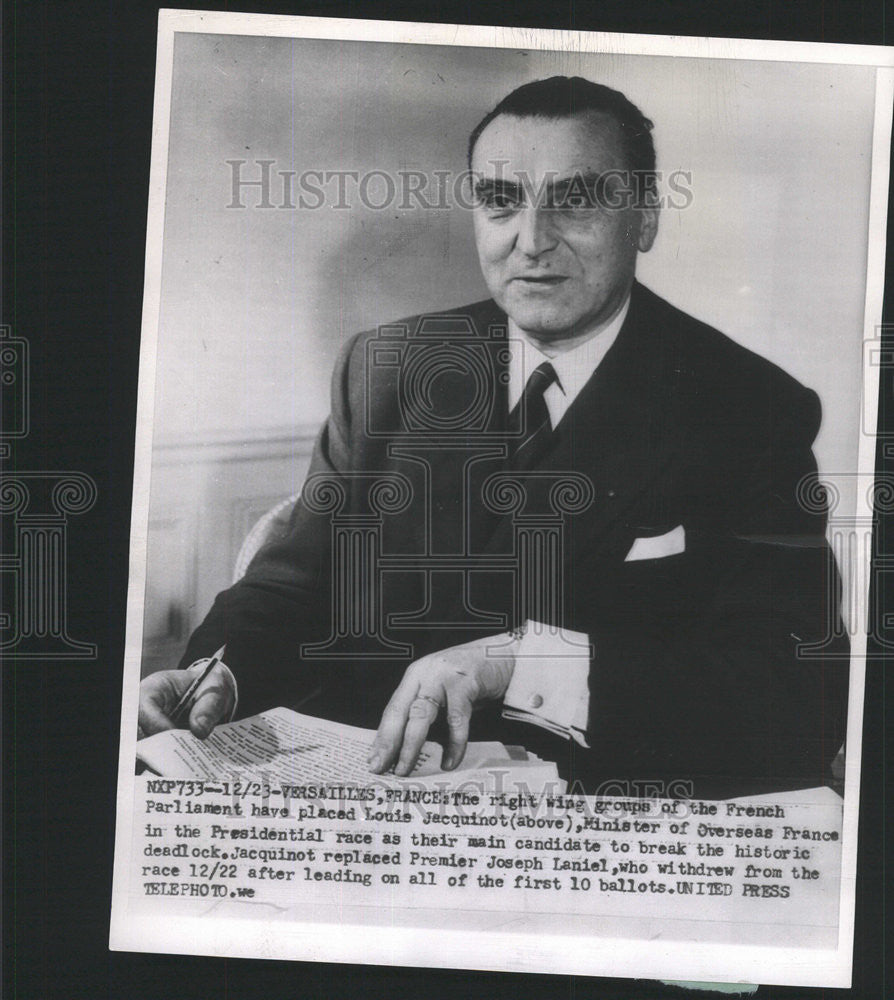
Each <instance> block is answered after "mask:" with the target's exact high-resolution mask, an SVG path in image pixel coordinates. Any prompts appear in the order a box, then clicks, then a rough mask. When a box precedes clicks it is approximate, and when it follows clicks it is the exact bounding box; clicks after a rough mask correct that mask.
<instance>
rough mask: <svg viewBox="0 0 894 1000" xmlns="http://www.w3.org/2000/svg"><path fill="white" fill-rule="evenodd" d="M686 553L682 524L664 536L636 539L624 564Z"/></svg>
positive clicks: (684, 533)
mask: <svg viewBox="0 0 894 1000" xmlns="http://www.w3.org/2000/svg"><path fill="white" fill-rule="evenodd" d="M685 551H686V532H685V530H684V528H683V525H682V524H678V525H677V526H676V528H674V529H673V530H672V531H669V532H668V533H667V534H666V535H654V536H652V537H650V538H637V539H636V541H634V543H633V545H631V546H630V551H629V552H628V553H627V555H626V557H625V559H624V562H635V561H636V560H638V559H664V558H666V557H667V556H676V555H679V554H680V553H681V552H685Z"/></svg>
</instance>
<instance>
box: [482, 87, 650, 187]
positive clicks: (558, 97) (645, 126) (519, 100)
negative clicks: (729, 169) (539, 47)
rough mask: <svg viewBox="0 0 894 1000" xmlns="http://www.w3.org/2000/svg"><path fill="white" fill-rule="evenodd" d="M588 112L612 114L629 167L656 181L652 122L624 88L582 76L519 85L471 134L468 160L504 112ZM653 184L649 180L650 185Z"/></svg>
mask: <svg viewBox="0 0 894 1000" xmlns="http://www.w3.org/2000/svg"><path fill="white" fill-rule="evenodd" d="M588 111H596V112H602V113H604V114H607V115H610V116H611V117H612V118H613V119H614V120H615V121H616V122H617V123H618V126H619V127H620V129H621V136H622V139H623V142H624V149H625V151H626V153H627V168H628V169H629V170H632V171H635V172H642V174H643V175H644V176H646V177H651V179H652V183H654V172H655V146H654V144H653V142H652V128H653V125H652V122H651V121H650V120H649V119H648V118H646V116H645V115H644V114H643V113H642V111H640V109H639V108H638V107H637V106H636V105H635V104H633V103H632V102H631V101H628V100H627V98H626V97H625V96H624V95H623V94H622V93H621V92H620V90H612V89H611V87H605V86H603V85H602V84H601V83H593V82H592V80H585V79H584V78H583V77H582V76H551V77H549V79H546V80H535V81H534V82H533V83H525V84H523V85H522V86H521V87H518V88H516V89H515V90H513V91H512V93H511V94H509V95H507V96H506V97H504V98H503V100H502V101H500V103H499V104H498V105H497V106H496V107H495V108H494V109H493V110H492V111H489V112H488V113H487V114H486V115H485V116H484V117H483V118H482V119H481V121H480V122H479V123H478V124H477V125H476V126H475V128H474V129H473V131H472V134H471V135H470V136H469V149H468V163H469V170H470V171H471V169H472V153H473V152H474V149H475V144H476V143H477V142H478V139H479V137H480V135H481V133H482V132H483V131H484V130H485V129H486V128H487V126H488V125H490V123H491V122H492V121H493V120H494V119H495V118H497V117H499V116H500V115H513V116H515V117H516V118H553V119H555V118H571V117H572V116H573V115H579V114H583V113H586V112H588ZM651 186H652V184H650V183H647V188H648V187H651Z"/></svg>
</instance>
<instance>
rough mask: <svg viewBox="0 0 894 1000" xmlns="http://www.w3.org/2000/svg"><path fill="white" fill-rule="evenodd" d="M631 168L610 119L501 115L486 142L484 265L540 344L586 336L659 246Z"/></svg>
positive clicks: (479, 163)
mask: <svg viewBox="0 0 894 1000" xmlns="http://www.w3.org/2000/svg"><path fill="white" fill-rule="evenodd" d="M627 166H628V165H627V162H626V157H625V152H624V147H623V141H622V136H621V130H620V128H619V126H618V124H617V123H616V122H615V121H614V119H612V118H611V117H610V116H608V115H605V114H601V113H595V112H587V113H584V114H581V115H578V116H575V117H573V118H560V119H547V118H517V117H514V116H510V115H500V116H498V117H497V118H495V119H494V120H493V121H492V122H491V123H490V124H489V125H488V126H487V127H486V128H485V129H484V131H483V132H482V133H481V135H480V136H479V138H478V142H477V143H476V144H475V148H474V151H473V154H472V173H473V175H474V180H473V183H475V185H476V193H477V194H478V203H477V207H476V209H475V213H474V219H475V240H476V243H477V245H478V256H479V258H480V261H481V269H482V271H483V272H484V279H485V281H486V282H487V285H488V288H489V289H490V292H491V295H493V297H494V299H495V300H496V301H497V303H498V304H499V305H500V306H501V308H502V309H503V310H505V312H506V313H507V314H508V315H509V316H510V317H511V318H512V319H513V320H515V322H516V323H517V324H518V325H519V326H520V327H521V328H522V329H523V330H525V331H527V332H528V333H530V334H532V335H533V336H535V337H537V338H538V339H540V340H542V341H549V342H556V343H558V342H560V341H562V340H564V339H568V338H570V337H574V336H576V335H578V334H580V333H583V332H586V331H587V330H589V329H591V328H592V327H594V326H597V325H599V324H600V323H602V322H605V321H606V320H608V319H610V318H611V316H612V315H613V314H614V313H615V312H616V311H617V310H618V308H619V307H620V306H621V304H622V303H623V301H624V299H625V298H626V295H627V291H628V289H629V288H630V284H631V282H632V280H633V273H634V269H635V266H636V254H637V251H638V250H641V251H646V250H648V249H649V248H650V247H651V246H652V242H653V241H654V239H655V232H656V229H657V225H658V216H657V209H654V208H644V207H640V206H638V205H637V204H636V199H635V198H634V197H633V196H631V195H628V196H626V197H625V189H626V191H627V192H630V191H634V192H635V190H636V188H635V185H634V182H633V180H632V179H631V178H630V177H629V175H628V174H627ZM600 178H602V180H601V181H600V180H599V179H600ZM587 188H589V189H590V190H591V191H595V197H590V198H588V197H586V194H585V189H587ZM615 205H618V206H620V207H610V206H615Z"/></svg>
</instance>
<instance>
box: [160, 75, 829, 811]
mask: <svg viewBox="0 0 894 1000" xmlns="http://www.w3.org/2000/svg"><path fill="white" fill-rule="evenodd" d="M651 128H652V125H651V122H649V121H648V119H646V118H644V117H643V115H642V114H641V113H640V112H639V110H638V109H637V108H636V107H634V106H633V105H632V104H631V103H630V102H629V101H628V100H627V99H626V98H625V97H624V96H623V95H622V94H620V93H618V92H616V91H613V90H610V89H608V88H606V87H602V86H599V85H597V84H593V83H590V82H589V81H586V80H583V79H581V78H573V79H568V78H564V77H555V78H552V79H550V80H544V81H538V82H536V83H532V84H527V85H525V86H523V87H520V88H519V89H518V90H516V91H514V92H513V93H512V94H510V95H509V96H508V97H507V98H505V99H504V100H503V101H502V102H500V104H498V105H497V107H496V108H495V109H494V110H493V111H492V112H491V113H490V114H488V115H487V116H486V117H485V118H484V120H483V121H482V122H481V123H480V124H479V126H478V127H477V128H476V129H475V131H474V132H473V133H472V137H471V139H470V143H469V158H470V168H471V175H472V178H473V185H474V191H475V195H476V208H475V212H474V222H475V236H476V243H477V247H478V253H479V258H480V263H481V267H482V270H483V273H484V277H485V280H486V282H487V285H488V288H489V289H490V292H491V294H492V296H493V301H488V302H484V303H478V304H476V305H473V306H469V307H465V308H464V309H460V310H455V311H453V312H452V313H449V314H446V315H441V316H430V317H416V318H414V319H412V320H409V321H406V322H405V323H403V324H399V325H398V326H397V327H396V330H397V333H396V334H395V333H392V336H391V339H390V340H389V339H388V337H387V336H386V337H384V339H383V335H382V331H380V332H379V335H378V336H377V335H376V334H365V335H361V336H359V337H358V338H355V339H354V340H352V341H351V342H350V343H349V344H348V345H347V346H346V348H345V350H344V351H343V353H342V355H341V358H340V360H339V362H338V364H337V366H336V370H335V374H334V379H333V395H332V414H331V416H330V418H329V420H328V421H327V424H326V425H325V427H324V428H323V430H322V432H321V435H320V438H319V440H318V442H317V446H316V449H315V453H314V458H313V462H312V466H311V475H310V478H309V481H308V487H307V488H306V491H305V496H304V499H303V500H302V501H301V502H299V503H298V504H297V505H296V508H295V511H294V512H293V515H292V520H291V525H290V529H289V531H288V533H287V534H286V535H285V537H283V538H282V539H280V540H278V541H277V542H275V543H272V544H271V545H269V546H267V547H266V548H265V549H264V550H262V552H261V553H259V555H258V556H257V557H256V559H255V560H254V562H253V564H252V566H251V567H250V569H249V571H248V573H247V574H246V577H245V578H244V579H243V580H242V581H240V582H239V583H237V584H236V585H235V586H234V587H232V588H231V589H230V590H229V591H226V592H224V593H223V594H221V595H219V597H218V599H217V601H216V602H215V606H214V608H213V609H212V611H211V612H210V613H209V615H208V617H207V618H206V620H205V622H204V623H203V624H202V625H201V626H200V627H199V629H197V631H196V633H195V634H194V636H193V637H192V639H191V641H190V644H189V647H188V650H187V653H186V656H185V657H184V661H183V664H184V665H186V664H190V663H192V662H193V661H194V660H196V658H198V657H202V656H208V655H210V654H211V652H213V650H214V649H216V648H217V647H218V646H220V645H222V644H223V643H224V642H225V643H226V657H225V659H226V663H227V666H226V667H224V666H220V667H217V668H215V670H214V672H213V673H212V675H211V676H210V678H209V679H208V681H207V682H206V683H205V686H204V688H203V690H202V691H201V692H200V695H199V697H198V698H197V700H196V704H195V706H194V708H193V710H192V713H191V716H190V727H191V728H192V730H193V732H195V733H196V734H197V735H199V736H204V735H206V734H207V733H208V732H209V731H210V729H211V728H212V727H213V725H214V724H216V723H217V722H219V721H221V720H225V719H227V718H229V717H230V716H231V715H232V714H233V713H234V711H235V708H236V697H237V694H236V693H237V690H238V698H239V708H240V712H244V713H248V712H251V711H257V710H258V709H260V708H264V707H271V706H272V705H275V704H283V703H286V704H288V703H290V702H291V703H293V702H294V701H296V700H298V699H301V698H304V697H306V696H308V694H309V693H310V692H311V691H313V690H315V689H316V688H317V686H319V688H320V689H321V690H322V696H321V699H320V700H319V703H318V704H319V709H320V714H329V715H333V716H334V717H337V718H339V719H341V720H342V721H347V722H353V723H356V724H361V725H369V726H375V725H376V723H377V722H378V723H379V728H378V733H377V737H376V740H375V743H374V745H373V748H372V751H371V755H370V768H371V770H372V771H373V772H382V771H385V770H387V769H389V768H391V767H394V768H395V771H396V773H397V774H399V775H402V774H407V773H408V772H409V771H410V769H411V768H412V766H413V764H414V761H415V759H416V756H417V754H418V751H419V749H420V747H421V745H422V743H423V741H424V740H425V739H426V738H428V737H429V735H430V734H432V733H435V734H437V733H438V732H439V730H438V728H437V727H438V726H444V725H446V730H445V731H443V732H441V734H440V735H441V737H442V739H443V742H444V745H445V751H444V758H443V766H444V767H445V768H447V769H450V768H453V767H456V766H457V764H458V763H459V762H460V760H461V759H462V756H463V753H464V750H465V746H466V742H467V740H468V738H469V734H470V731H471V732H472V735H473V737H475V736H477V737H478V738H491V739H493V738H499V739H503V740H504V741H505V742H510V743H521V744H524V745H525V746H527V747H529V749H534V750H536V751H537V752H539V753H540V754H541V756H546V757H549V758H550V759H553V760H556V761H557V763H558V764H559V767H560V771H561V773H562V774H563V775H564V776H565V777H566V778H568V779H570V780H571V781H572V782H573V783H574V787H576V788H577V789H578V790H587V791H589V792H596V791H600V790H606V789H607V788H610V789H611V790H613V791H615V792H617V791H619V790H620V791H623V792H624V793H632V794H635V793H636V791H637V787H641V788H648V790H649V791H650V792H651V793H652V794H655V792H656V790H657V791H658V793H659V794H660V793H661V791H662V790H664V791H665V792H667V790H668V788H669V787H670V782H681V781H685V782H687V783H688V787H689V788H690V789H691V791H692V792H693V793H694V794H700V795H718V796H729V795H733V794H745V793H748V792H758V791H769V790H772V789H778V788H785V787H798V786H810V785H818V784H821V783H822V782H823V781H824V780H825V777H826V770H827V767H828V764H829V762H830V761H831V759H832V757H833V756H834V755H835V753H836V751H837V750H838V748H839V746H840V744H841V739H842V729H841V727H842V724H843V718H844V715H843V713H844V703H845V698H846V681H847V677H846V674H847V672H846V667H845V665H844V662H845V661H844V660H843V659H842V658H841V654H842V652H843V649H846V645H845V640H844V639H842V638H841V629H840V627H839V617H838V608H837V572H836V569H835V566H834V560H833V559H832V557H831V554H830V552H829V549H828V546H827V545H826V543H825V540H824V530H825V510H824V508H822V506H821V505H820V507H819V508H818V507H817V506H816V505H814V506H813V507H812V508H810V507H805V505H802V504H801V503H799V492H798V491H799V488H802V487H803V484H804V483H806V482H809V481H810V478H811V477H812V476H815V473H816V465H815V461H814V458H813V455H812V453H811V445H812V442H813V439H814V437H815V435H816V432H817V430H818V428H819V423H820V405H819V401H818V399H817V397H816V395H815V394H814V393H813V392H811V391H810V390H807V389H805V388H804V387H803V386H801V385H799V384H798V383H797V382H795V381H794V380H793V379H792V378H790V377H789V376H788V375H786V374H785V373H784V372H782V371H781V370H780V369H778V368H776V367H775V366H773V365H771V364H770V363H769V362H767V361H765V360H764V359H762V358H759V357H757V356H756V355H754V354H752V353H750V352H749V351H747V350H745V349H743V348H741V347H739V346H737V345H736V344H734V343H733V342H732V341H730V340H728V339H727V338H726V337H724V336H723V335H722V334H720V333H718V332H717V331H715V330H713V329H711V328H709V327H707V326H705V325H704V324H702V323H700V322H698V321H696V320H695V319H693V318H691V317H689V316H687V315H685V314H683V313H681V312H679V311H678V310H676V309H675V308H673V307H672V306H671V305H669V304H668V303H667V302H664V301H663V300H661V299H659V298H658V297H657V296H655V295H654V294H652V293H651V292H649V291H648V290H647V289H645V288H644V287H642V286H641V285H639V284H638V283H637V282H636V281H635V277H634V276H635V269H636V260H637V256H638V254H639V253H644V252H647V251H648V250H649V249H650V248H651V246H652V243H653V241H654V239H655V236H656V232H657V226H658V209H657V204H656V199H655V197H654V196H655V181H654V167H655V158H654V149H653V145H652V138H651ZM507 330H508V339H507V338H506V337H504V336H503V334H504V333H505V331H507ZM457 331H459V334H457ZM386 333H387V331H386ZM451 338H455V339H451ZM456 338H458V339H456ZM382 342H384V343H385V348H386V350H385V353H384V354H382V353H377V345H379V344H380V343H382ZM507 344H508V345H509V346H507ZM374 348H376V349H374ZM464 351H465V353H463V352H464ZM382 358H384V359H385V360H384V361H382ZM476 359H477V360H476ZM482 359H484V361H485V362H486V363H484V364H481V363H480V362H482ZM476 365H477V367H476ZM482 372H483V374H482ZM426 407H427V408H428V409H427V410H426ZM371 476H372V477H373V479H375V477H379V478H380V480H381V482H382V483H386V482H387V483H390V488H392V489H404V491H405V493H406V497H405V498H404V501H402V506H401V504H397V505H396V506H395V508H394V509H395V510H396V509H397V507H401V509H400V511H399V512H397V513H394V514H389V513H388V512H387V511H384V512H383V510H382V509H381V508H379V509H378V511H377V510H376V509H374V507H375V504H374V503H373V502H372V500H371V497H372V493H371V492H370V477H371ZM563 477H565V481H566V485H567V484H571V485H570V487H568V488H570V489H571V492H572V493H574V492H575V491H577V500H576V501H572V502H571V503H570V504H568V503H565V505H564V507H563V505H562V503H559V505H558V508H557V506H556V503H557V501H556V497H557V495H558V494H557V493H556V489H557V487H558V486H560V485H561V483H562V481H563ZM320 484H322V485H323V486H324V487H326V486H328V487H329V488H330V489H334V490H336V491H341V494H340V495H341V501H342V503H341V506H340V507H339V511H347V512H348V513H349V514H350V515H351V516H353V517H355V520H356V523H357V524H360V523H361V522H363V518H366V519H367V520H366V521H365V522H363V523H365V524H367V525H370V524H373V523H375V524H376V525H377V528H376V531H377V532H378V534H376V543H375V544H376V545H377V546H378V547H377V548H376V550H375V551H376V553H377V554H376V556H375V558H374V559H373V562H374V563H375V562H376V559H378V563H377V564H375V565H373V566H372V573H373V576H370V575H366V576H364V577H363V580H365V581H366V582H365V583H364V584H363V586H364V587H369V586H376V587H378V586H379V584H378V583H376V584H371V583H370V582H369V581H370V580H372V579H373V577H375V579H376V580H379V581H380V582H381V603H382V606H383V607H384V609H385V612H386V614H385V617H384V619H382V620H381V621H382V623H383V624H382V627H381V629H380V630H379V631H380V634H378V635H377V636H376V637H375V638H376V642H377V643H378V645H377V646H376V650H375V651H374V652H377V655H376V656H375V657H372V656H370V655H369V649H370V647H369V645H368V643H367V644H366V645H365V644H364V640H365V636H364V635H363V634H361V633H362V632H363V630H362V629H361V630H359V631H358V630H357V629H354V630H353V632H351V630H350V629H347V630H346V629H342V630H341V633H340V637H341V640H342V641H341V642H340V643H336V642H335V641H334V638H333V637H334V631H333V619H334V618H337V617H338V616H339V615H341V616H342V618H344V617H345V608H344V607H339V606H338V601H339V600H342V601H343V600H345V599H346V598H345V597H344V594H345V592H346V590H345V587H344V586H343V585H342V583H340V582H339V580H341V577H339V572H340V569H339V563H338V560H339V559H342V560H344V559H346V558H348V555H346V554H345V552H344V551H342V550H339V551H337V552H334V551H333V548H332V544H333V543H332V539H333V537H334V531H333V524H334V521H333V513H332V511H333V510H334V509H335V508H334V507H333V506H332V505H331V504H330V505H329V506H328V507H327V505H326V504H325V503H322V504H321V503H320V502H319V498H315V496H314V490H315V489H316V488H317V487H318V486H319V485H320ZM507 490H508V491H509V492H508V493H507ZM513 490H515V493H513V492H512V491H513ZM519 491H521V492H519ZM507 496H509V501H507ZM522 496H523V500H518V497H522ZM513 497H515V500H513V499H512V498H513ZM559 523H560V525H561V526H559ZM544 526H545V527H544ZM538 532H539V533H538ZM538 545H539V546H540V548H537V546H538ZM557 547H558V548H557ZM535 550H536V552H535ZM532 552H534V553H535V554H534V555H532ZM557 552H558V555H557ZM537 553H539V555H538V554H537ZM389 560H390V562H389ZM401 560H403V561H401ZM343 569H344V566H341V570H343ZM367 569H369V567H367ZM377 574H378V575H377ZM354 582H355V583H356V580H355V581H354ZM339 595H342V596H341V597H339ZM333 602H334V603H333ZM355 610H356V608H355ZM378 624H379V620H378V619H377V620H376V621H375V622H373V625H372V629H373V631H376V629H377V628H378ZM507 628H508V629H509V631H506V629H507ZM335 631H336V632H337V631H338V630H337V629H336V630H335ZM367 631H369V630H367ZM349 633H350V634H349ZM401 644H404V646H405V648H404V649H403V650H401V649H400V646H401ZM389 650H390V653H389ZM811 650H812V653H811ZM805 651H806V652H807V653H810V654H811V655H809V656H808V655H805ZM197 669H199V667H197V666H195V665H194V666H192V667H190V668H189V670H187V671H186V672H178V671H167V672H162V673H160V674H155V675H152V676H151V677H149V678H147V679H146V680H145V681H144V682H143V690H142V695H141V709H140V723H141V727H142V729H143V731H144V732H153V731H156V730H158V729H162V728H166V727H167V726H169V725H170V721H169V719H168V713H169V712H170V709H171V707H172V705H173V704H174V703H175V702H176V700H177V698H178V697H179V695H180V694H181V693H182V691H183V690H184V689H185V686H186V685H187V684H188V683H189V680H190V678H191V676H192V675H193V673H194V672H195V671H196V670H197ZM389 695H390V697H389ZM386 702H387V705H386ZM383 706H384V711H383ZM476 710H477V711H476ZM473 711H474V712H475V715H474V717H473ZM676 787H677V788H678V789H679V787H680V786H679V785H677V786H676Z"/></svg>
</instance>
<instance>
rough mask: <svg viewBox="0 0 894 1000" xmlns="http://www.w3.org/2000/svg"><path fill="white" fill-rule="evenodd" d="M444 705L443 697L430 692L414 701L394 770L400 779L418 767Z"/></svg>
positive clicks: (421, 693) (420, 694) (418, 696)
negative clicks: (421, 754)
mask: <svg viewBox="0 0 894 1000" xmlns="http://www.w3.org/2000/svg"><path fill="white" fill-rule="evenodd" d="M442 704H443V701H442V697H439V696H438V695H436V694H434V693H430V692H428V691H426V692H422V691H420V692H419V694H418V695H417V696H416V697H415V698H414V699H413V702H412V704H411V705H410V711H409V717H408V719H407V725H406V728H405V729H404V739H403V743H402V744H401V748H400V757H399V758H398V761H397V766H396V767H395V768H394V773H395V774H396V775H397V776H398V777H400V778H403V777H405V776H406V775H408V774H409V773H410V771H412V770H413V768H414V767H415V766H416V760H417V758H418V757H419V751H420V750H421V749H422V744H423V743H425V740H426V737H427V736H428V731H429V729H430V728H431V724H432V723H433V722H434V721H435V719H436V718H437V717H438V712H440V710H441V706H442Z"/></svg>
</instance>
